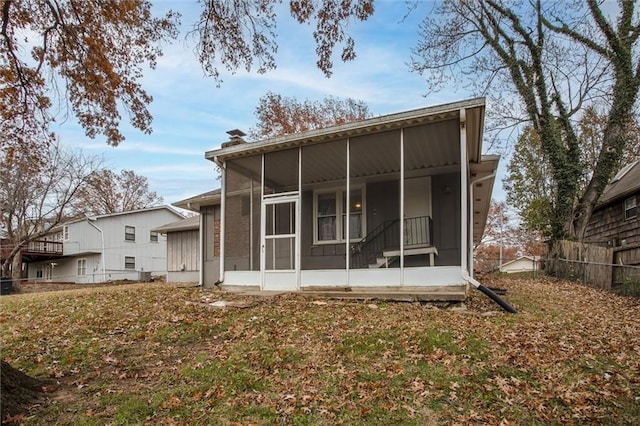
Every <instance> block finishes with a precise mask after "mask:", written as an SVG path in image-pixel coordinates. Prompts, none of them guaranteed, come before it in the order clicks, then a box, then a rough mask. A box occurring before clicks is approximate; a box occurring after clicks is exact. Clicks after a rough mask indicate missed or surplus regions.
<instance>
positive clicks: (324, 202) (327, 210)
mask: <svg viewBox="0 0 640 426" xmlns="http://www.w3.org/2000/svg"><path fill="white" fill-rule="evenodd" d="M316 200H317V201H316V206H317V207H316V217H317V219H316V223H317V227H318V231H317V233H316V239H317V240H318V241H335V240H337V239H338V238H337V237H336V235H337V233H336V225H337V221H336V213H337V209H336V207H337V203H336V194H335V193H330V194H318V196H317V198H316Z"/></svg>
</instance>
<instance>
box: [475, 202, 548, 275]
mask: <svg viewBox="0 0 640 426" xmlns="http://www.w3.org/2000/svg"><path fill="white" fill-rule="evenodd" d="M510 210H511V209H509V207H508V206H507V203H505V202H504V201H500V202H498V201H496V200H491V204H490V205H489V211H488V213H487V223H486V225H485V229H484V234H483V236H482V240H481V241H480V242H479V243H478V244H476V245H475V246H474V248H473V252H474V270H475V271H477V272H491V271H494V270H496V269H497V268H498V267H499V266H500V264H502V263H504V262H506V261H509V260H513V259H515V258H516V257H517V256H541V255H543V254H544V252H545V248H544V243H543V240H542V235H541V233H540V232H537V231H531V230H529V229H526V228H525V227H523V226H519V225H518V224H517V223H516V221H515V218H514V217H513V214H512V213H511V211H510Z"/></svg>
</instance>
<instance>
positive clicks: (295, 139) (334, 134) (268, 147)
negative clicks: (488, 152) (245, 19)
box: [205, 98, 485, 165]
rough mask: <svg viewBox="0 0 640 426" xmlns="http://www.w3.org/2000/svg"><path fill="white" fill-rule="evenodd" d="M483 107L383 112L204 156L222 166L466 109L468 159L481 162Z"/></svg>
mask: <svg viewBox="0 0 640 426" xmlns="http://www.w3.org/2000/svg"><path fill="white" fill-rule="evenodd" d="M484 109H485V98H474V99H468V100H464V101H460V102H452V103H448V104H442V105H436V106H431V107H426V108H420V109H414V110H410V111H406V112H401V113H396V114H389V115H383V116H379V117H374V118H369V119H366V120H362V121H356V122H352V123H346V124H341V125H337V126H331V127H326V128H324V129H314V130H309V131H306V132H300V133H293V134H289V135H283V136H278V137H275V138H271V139H265V140H263V141H258V142H249V143H243V144H239V145H233V146H228V147H225V148H221V149H217V150H213V151H207V152H206V153H205V158H207V159H208V160H211V161H214V162H216V163H218V164H219V165H221V164H222V162H223V161H224V160H225V159H230V158H237V157H244V156H247V155H254V154H261V153H265V152H271V151H278V150H281V149H286V148H290V147H294V146H301V145H310V144H315V143H322V142H328V141H332V140H339V139H344V138H347V137H354V136H362V135H366V134H372V133H379V132H384V131H388V130H392V129H398V128H402V127H408V126H415V125H418V124H424V123H429V122H436V121H442V120H447V119H452V118H455V119H459V118H460V112H461V110H465V119H466V124H467V126H466V128H467V141H469V142H470V146H469V159H470V161H471V162H478V161H480V157H481V154H482V153H481V151H482V135H483V129H484Z"/></svg>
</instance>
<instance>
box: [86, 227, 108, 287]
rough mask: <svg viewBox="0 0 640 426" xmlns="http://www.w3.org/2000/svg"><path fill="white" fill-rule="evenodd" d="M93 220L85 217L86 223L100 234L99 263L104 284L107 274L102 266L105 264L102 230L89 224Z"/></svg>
mask: <svg viewBox="0 0 640 426" xmlns="http://www.w3.org/2000/svg"><path fill="white" fill-rule="evenodd" d="M94 220H95V219H92V218H90V217H87V223H88V224H89V225H91V226H93V227H94V228H95V229H97V230H98V231H99V232H100V241H101V243H102V253H101V255H100V258H101V259H100V262H101V263H102V282H106V281H107V272H106V270H105V266H104V262H105V257H104V232H102V229H100V228H99V227H98V226H97V225H94V224H93V223H91V222H92V221H94Z"/></svg>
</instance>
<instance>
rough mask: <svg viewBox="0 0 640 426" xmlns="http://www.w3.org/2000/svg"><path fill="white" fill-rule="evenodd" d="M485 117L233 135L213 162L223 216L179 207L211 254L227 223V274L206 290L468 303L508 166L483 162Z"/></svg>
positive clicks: (472, 103) (430, 114) (455, 114)
mask: <svg viewBox="0 0 640 426" xmlns="http://www.w3.org/2000/svg"><path fill="white" fill-rule="evenodd" d="M484 114H485V101H484V99H483V98H479V99H471V100H466V101H462V102H457V103H452V104H446V105H439V106H435V107H428V108H422V109H417V110H412V111H407V112H402V113H399V114H392V115H386V116H381V117H376V118H371V119H367V120H363V121H359V122H354V123H349V124H343V125H339V126H334V127H330V128H326V129H319V130H311V131H307V132H303V133H298V134H292V135H285V136H280V137H276V138H272V139H268V140H263V141H258V142H252V143H246V142H244V140H242V138H241V136H242V134H241V133H240V132H238V131H232V132H230V134H231V135H232V138H231V140H230V141H229V142H227V143H225V144H223V145H222V148H221V149H218V150H214V151H209V152H207V153H206V154H205V157H206V158H207V159H209V160H211V161H213V162H215V163H216V164H217V165H218V166H219V167H220V168H221V170H222V175H223V176H222V191H221V193H220V195H219V196H220V209H219V210H218V209H216V208H215V207H213V206H210V208H209V209H203V208H202V205H201V206H200V207H196V205H195V204H194V202H196V200H191V201H189V200H185V201H183V202H181V203H180V204H178V203H176V205H178V206H180V207H185V208H189V209H191V210H194V211H199V212H200V213H201V215H202V220H203V221H204V222H206V223H207V227H206V228H204V227H201V229H203V230H204V232H202V233H201V238H203V241H204V244H205V247H209V248H211V247H214V244H215V242H216V241H218V240H217V239H216V234H215V232H212V229H213V228H212V224H214V223H217V222H216V221H217V220H220V235H221V237H220V249H219V250H220V259H221V261H220V265H219V270H218V271H215V272H213V271H211V270H210V269H208V268H205V269H204V270H203V277H202V281H201V282H202V283H204V284H205V285H210V284H212V283H213V282H214V279H215V280H216V281H217V280H220V281H221V282H222V284H223V286H229V287H235V286H240V287H243V288H254V289H258V288H259V289H263V290H286V291H300V290H319V289H336V288H340V289H342V290H351V291H356V290H365V289H369V290H380V289H385V290H389V291H400V290H406V289H409V288H411V289H416V291H418V290H423V291H425V292H428V291H430V290H429V289H430V288H431V289H435V288H436V287H442V286H444V287H447V288H451V289H455V291H457V292H458V293H459V294H460V295H461V297H464V293H465V290H466V284H467V280H466V279H465V278H466V277H467V274H468V273H471V271H472V265H473V254H472V248H473V243H474V242H478V241H480V239H481V237H482V234H483V232H484V227H485V223H486V218H487V212H488V208H489V201H490V199H491V192H492V188H493V183H494V179H495V173H496V169H497V165H498V160H499V157H497V156H485V155H482V139H483V131H484ZM196 198H197V197H196ZM189 202H191V207H189V205H188V204H189ZM218 215H219V216H218ZM400 218H402V220H400ZM214 257H215V256H214ZM210 274H213V278H211V277H210Z"/></svg>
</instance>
